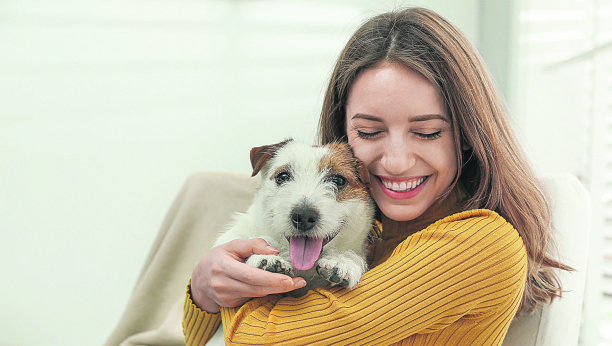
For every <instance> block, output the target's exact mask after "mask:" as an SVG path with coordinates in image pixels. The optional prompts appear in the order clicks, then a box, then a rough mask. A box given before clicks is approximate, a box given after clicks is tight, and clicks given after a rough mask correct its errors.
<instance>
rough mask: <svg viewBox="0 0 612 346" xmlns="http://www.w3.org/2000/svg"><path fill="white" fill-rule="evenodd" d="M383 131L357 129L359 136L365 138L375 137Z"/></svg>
mask: <svg viewBox="0 0 612 346" xmlns="http://www.w3.org/2000/svg"><path fill="white" fill-rule="evenodd" d="M381 133H382V131H372V132H366V131H360V130H357V136H358V137H359V138H363V139H368V138H374V137H376V136H378V135H379V134H381Z"/></svg>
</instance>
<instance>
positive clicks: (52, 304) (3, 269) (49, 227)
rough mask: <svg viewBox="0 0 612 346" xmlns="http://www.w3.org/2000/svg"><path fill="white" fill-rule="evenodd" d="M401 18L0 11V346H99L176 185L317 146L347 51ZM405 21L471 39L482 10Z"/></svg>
mask: <svg viewBox="0 0 612 346" xmlns="http://www.w3.org/2000/svg"><path fill="white" fill-rule="evenodd" d="M401 4H402V3H401V2H399V1H393V2H389V1H387V2H385V1H379V0H377V1H371V2H368V1H361V2H356V1H348V0H347V1H271V0H261V1H212V0H210V1H205V0H201V1H190V0H184V1H170V0H147V1H140V0H123V1H116V0H113V1H105V2H97V1H96V2H94V1H70V0H53V1H46V2H43V1H31V0H27V1H24V0H3V1H2V2H0V277H1V278H2V279H1V280H0V326H2V327H0V345H2V346H6V345H21V346H39V345H48V346H55V345H57V346H59V345H62V346H65V345H96V344H101V343H102V342H103V341H104V340H105V339H106V337H107V335H108V334H109V333H110V331H111V330H112V328H114V326H115V323H117V321H118V319H119V316H120V315H121V313H122V309H123V306H124V304H125V303H126V302H127V299H128V296H129V294H130V292H131V290H132V287H133V285H134V282H135V280H136V277H137V275H138V273H139V270H140V267H141V265H142V263H143V261H144V259H145V256H146V254H147V251H148V248H149V246H150V245H151V243H152V241H153V239H154V237H155V234H156V232H157V228H158V226H159V224H160V222H161V220H162V218H163V217H164V214H165V212H166V209H167V208H168V206H169V205H170V203H171V202H172V199H173V197H174V195H175V194H176V193H177V192H178V190H179V188H180V186H181V185H182V183H183V181H184V180H185V178H186V177H187V176H188V175H189V174H190V173H192V172H195V171H198V170H213V169H214V170H239V171H248V170H249V169H250V163H249V159H248V151H249V149H250V148H251V147H253V146H258V145H262V144H269V143H274V142H277V141H280V140H282V139H284V138H286V137H289V136H292V137H294V138H299V139H304V140H307V141H313V140H314V135H315V131H316V124H317V120H318V112H319V109H320V104H321V100H322V93H323V90H324V89H325V86H326V82H327V78H328V75H329V73H330V70H331V68H332V64H333V61H334V58H335V56H336V55H337V54H338V52H339V50H340V49H341V47H342V45H343V44H344V42H345V41H346V40H347V38H348V35H349V34H350V33H351V32H352V31H353V30H354V28H355V27H356V26H357V25H358V24H359V23H361V22H362V20H363V19H364V18H366V17H369V16H370V15H372V14H375V13H378V12H380V11H381V10H387V9H391V8H393V7H394V6H396V5H401ZM409 4H420V5H425V6H427V7H430V8H432V9H434V10H437V11H439V12H440V13H442V14H443V15H445V16H447V17H448V18H449V19H451V20H452V21H453V22H455V23H456V24H457V25H459V26H460V27H461V28H462V29H463V30H464V31H465V32H466V34H467V35H468V36H469V37H470V38H472V39H474V40H475V39H476V38H477V32H478V20H477V16H478V5H477V1H476V0H466V1H460V2H456V1H453V0H430V1H425V0H423V1H413V2H411V3H409Z"/></svg>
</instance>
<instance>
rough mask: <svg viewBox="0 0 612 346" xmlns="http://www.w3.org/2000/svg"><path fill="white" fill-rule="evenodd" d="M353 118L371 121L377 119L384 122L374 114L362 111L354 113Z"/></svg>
mask: <svg viewBox="0 0 612 346" xmlns="http://www.w3.org/2000/svg"><path fill="white" fill-rule="evenodd" d="M351 119H364V120H370V121H377V122H379V123H382V122H383V120H382V119H381V118H379V117H375V116H373V115H368V114H361V113H357V114H355V115H353V117H352V118H351Z"/></svg>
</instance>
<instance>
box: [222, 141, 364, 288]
mask: <svg viewBox="0 0 612 346" xmlns="http://www.w3.org/2000/svg"><path fill="white" fill-rule="evenodd" d="M251 164H252V165H253V175H256V174H257V173H260V174H261V185H260V187H259V189H258V191H257V192H256V194H255V197H254V201H253V204H252V205H251V206H250V207H249V209H248V210H247V212H246V213H244V214H238V215H237V216H236V219H235V223H234V224H233V226H232V227H231V228H230V229H228V230H227V231H226V232H224V233H223V234H221V235H220V236H219V238H218V239H217V241H216V243H215V246H217V245H220V244H224V243H226V242H229V241H231V240H234V239H239V238H263V239H264V240H266V241H267V242H268V243H269V244H270V245H272V246H273V247H275V248H277V249H278V250H279V254H278V255H252V256H251V257H249V258H248V259H247V261H246V263H247V264H248V265H251V266H253V267H256V268H262V269H265V270H268V271H272V272H278V273H283V274H287V275H290V276H300V277H303V278H304V279H306V282H307V285H306V287H304V288H302V289H300V290H296V291H293V292H291V295H292V296H301V295H303V294H305V293H306V292H307V291H308V290H309V289H313V288H316V287H318V286H322V285H326V284H332V285H336V284H340V285H343V286H345V287H347V288H349V289H350V288H353V287H355V286H356V285H357V284H358V283H359V280H360V278H361V275H362V274H363V273H365V271H366V270H367V264H366V260H365V258H366V250H367V236H368V233H369V231H370V229H371V227H372V222H373V217H374V203H373V201H372V199H371V197H370V196H369V194H368V190H367V184H368V183H369V174H368V172H367V170H366V169H365V167H364V166H363V164H362V163H361V162H360V161H358V160H357V159H355V158H354V157H353V155H352V152H351V150H350V148H349V147H348V145H346V144H339V143H333V144H329V145H326V146H322V147H313V146H309V145H307V144H304V143H301V142H296V141H292V140H289V141H285V142H282V143H279V144H276V145H272V146H264V147H258V148H253V149H252V150H251ZM315 264H316V265H315Z"/></svg>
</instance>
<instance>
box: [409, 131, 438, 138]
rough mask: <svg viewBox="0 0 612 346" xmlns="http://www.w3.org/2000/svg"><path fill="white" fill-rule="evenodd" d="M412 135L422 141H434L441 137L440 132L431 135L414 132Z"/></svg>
mask: <svg viewBox="0 0 612 346" xmlns="http://www.w3.org/2000/svg"><path fill="white" fill-rule="evenodd" d="M414 134H415V135H417V136H418V137H420V138H422V139H436V138H440V137H441V136H442V130H440V131H436V132H432V133H422V132H414Z"/></svg>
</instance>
